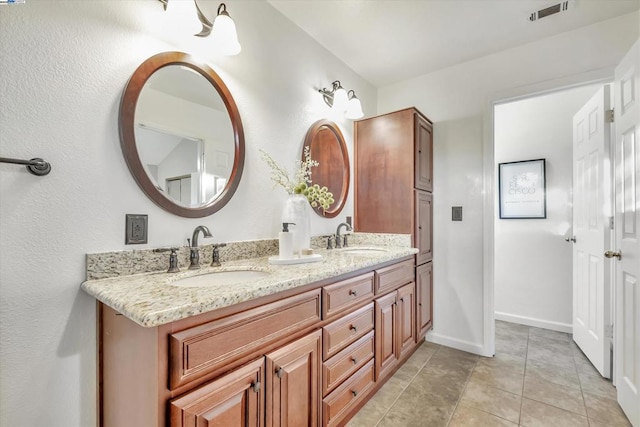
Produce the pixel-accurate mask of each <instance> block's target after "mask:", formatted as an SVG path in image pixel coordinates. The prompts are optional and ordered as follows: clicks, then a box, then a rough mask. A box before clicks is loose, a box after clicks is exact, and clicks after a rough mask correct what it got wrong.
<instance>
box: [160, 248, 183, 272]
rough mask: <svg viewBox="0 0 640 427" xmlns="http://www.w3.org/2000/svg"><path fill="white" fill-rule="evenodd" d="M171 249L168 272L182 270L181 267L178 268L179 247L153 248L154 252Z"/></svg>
mask: <svg viewBox="0 0 640 427" xmlns="http://www.w3.org/2000/svg"><path fill="white" fill-rule="evenodd" d="M169 251H171V254H170V255H169V269H168V270H167V273H177V272H178V271H180V269H179V268H178V248H176V247H171V248H158V249H154V250H153V252H157V253H159V252H169Z"/></svg>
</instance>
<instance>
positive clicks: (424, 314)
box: [416, 262, 433, 339]
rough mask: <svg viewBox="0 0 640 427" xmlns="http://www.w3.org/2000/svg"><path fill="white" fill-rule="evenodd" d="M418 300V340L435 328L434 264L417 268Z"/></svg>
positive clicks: (429, 263)
mask: <svg viewBox="0 0 640 427" xmlns="http://www.w3.org/2000/svg"><path fill="white" fill-rule="evenodd" d="M416 294H417V295H416V297H417V298H416V299H417V301H418V309H417V316H416V325H417V329H418V339H420V338H423V337H424V336H425V335H426V334H427V332H428V331H429V329H431V327H432V326H433V323H432V319H431V316H432V313H433V263H431V262H428V263H426V264H423V265H419V266H418V267H416Z"/></svg>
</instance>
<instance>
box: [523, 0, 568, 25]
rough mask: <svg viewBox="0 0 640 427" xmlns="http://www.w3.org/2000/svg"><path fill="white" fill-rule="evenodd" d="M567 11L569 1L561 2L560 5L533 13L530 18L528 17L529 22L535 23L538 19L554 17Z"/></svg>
mask: <svg viewBox="0 0 640 427" xmlns="http://www.w3.org/2000/svg"><path fill="white" fill-rule="evenodd" d="M567 9H569V1H563V2H562V3H558V4H554V5H553V6H549V7H545V8H544V9H540V10H539V11H537V12H533V13H532V14H531V16H529V21H531V22H533V21H537V20H538V19H542V18H546V17H547V16H550V15H555V14H556V13H560V12H565V11H566V10H567Z"/></svg>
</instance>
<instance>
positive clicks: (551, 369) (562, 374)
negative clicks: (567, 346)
mask: <svg viewBox="0 0 640 427" xmlns="http://www.w3.org/2000/svg"><path fill="white" fill-rule="evenodd" d="M527 376H532V377H536V378H538V379H542V380H546V381H549V382H552V383H555V384H560V385H564V386H567V387H573V388H577V389H579V388H580V379H579V378H578V373H577V372H576V370H575V366H574V367H573V368H569V367H567V366H558V365H552V364H549V363H546V362H540V361H538V360H527V368H526V370H525V377H527Z"/></svg>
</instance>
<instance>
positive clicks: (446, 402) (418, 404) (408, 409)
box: [378, 384, 456, 427]
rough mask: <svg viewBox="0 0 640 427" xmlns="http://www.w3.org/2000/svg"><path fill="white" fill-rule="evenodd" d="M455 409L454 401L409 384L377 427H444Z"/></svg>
mask: <svg viewBox="0 0 640 427" xmlns="http://www.w3.org/2000/svg"><path fill="white" fill-rule="evenodd" d="M455 407H456V402H455V400H450V399H447V398H445V397H443V396H442V395H440V394H438V393H437V392H433V393H425V392H424V390H421V389H417V388H415V387H414V384H410V385H409V386H408V387H407V388H406V389H405V391H404V392H403V393H402V394H401V395H400V397H399V398H398V400H397V401H396V402H395V404H394V405H393V406H392V407H391V409H390V410H389V411H388V412H387V413H386V415H385V416H384V417H383V418H382V420H381V421H380V423H379V424H378V426H393V427H397V426H406V427H413V426H416V427H423V426H427V425H428V426H433V427H440V426H442V427H444V426H446V425H447V422H448V421H449V418H450V417H451V414H452V413H453V410H454V409H455Z"/></svg>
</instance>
